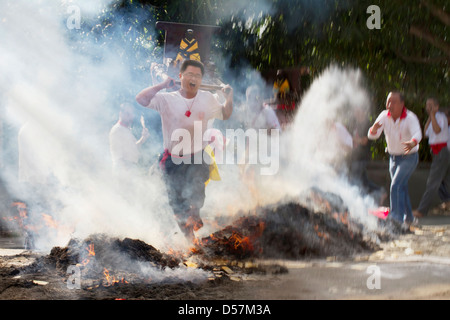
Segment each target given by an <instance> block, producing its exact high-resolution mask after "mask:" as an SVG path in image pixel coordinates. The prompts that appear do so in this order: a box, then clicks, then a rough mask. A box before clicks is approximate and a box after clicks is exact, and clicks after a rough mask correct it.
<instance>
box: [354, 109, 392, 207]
mask: <svg viewBox="0 0 450 320" xmlns="http://www.w3.org/2000/svg"><path fill="white" fill-rule="evenodd" d="M354 116H355V118H354V120H355V121H354V130H353V150H352V153H351V157H350V164H349V167H350V179H351V181H352V182H353V183H354V184H355V185H357V186H359V187H360V188H361V189H362V191H363V192H364V193H365V194H370V195H372V196H373V197H374V199H376V201H377V203H378V204H379V205H382V204H383V202H384V200H385V199H386V197H387V194H386V191H385V189H384V188H383V187H381V186H379V185H377V184H376V183H375V182H373V181H372V180H371V179H370V178H369V177H368V175H367V163H368V162H369V160H370V158H371V157H370V144H369V138H368V137H367V130H368V129H369V127H370V124H369V120H368V116H367V112H366V111H365V110H363V108H355V110H354Z"/></svg>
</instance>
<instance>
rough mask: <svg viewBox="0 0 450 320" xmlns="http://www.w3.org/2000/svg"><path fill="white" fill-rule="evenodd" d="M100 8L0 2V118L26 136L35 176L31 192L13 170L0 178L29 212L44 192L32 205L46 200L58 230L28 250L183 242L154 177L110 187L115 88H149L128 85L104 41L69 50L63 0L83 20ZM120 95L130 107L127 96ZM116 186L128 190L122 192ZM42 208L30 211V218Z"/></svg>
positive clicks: (42, 236) (40, 237) (119, 63)
mask: <svg viewBox="0 0 450 320" xmlns="http://www.w3.org/2000/svg"><path fill="white" fill-rule="evenodd" d="M106 4H108V2H107V1H102V2H101V3H100V2H96V4H95V5H93V2H92V1H80V2H77V1H72V2H67V3H66V2H56V1H55V2H49V1H39V0H35V1H2V3H1V4H0V12H1V14H0V15H1V18H0V38H1V39H2V46H1V48H0V57H1V58H0V64H1V69H2V75H4V77H3V79H2V81H1V82H0V84H1V91H2V92H3V93H4V94H3V96H2V98H3V101H2V106H3V108H4V116H5V118H3V119H2V121H4V122H5V123H7V124H8V127H10V128H13V129H12V130H11V131H14V130H16V132H19V135H20V138H21V139H22V141H24V145H23V147H24V149H23V150H25V151H24V153H26V154H27V156H28V160H30V161H31V163H32V164H33V165H34V166H35V169H36V172H38V173H39V177H38V176H33V177H31V178H30V177H28V178H29V179H32V180H33V181H32V182H33V183H34V185H35V186H38V187H37V190H38V191H39V192H38V194H37V193H36V192H35V190H33V192H32V193H26V191H27V190H25V189H24V188H23V186H22V184H21V183H17V180H18V178H20V177H18V174H17V172H16V171H15V169H16V167H15V166H10V167H7V168H6V169H5V170H3V171H2V177H3V179H4V180H5V181H7V182H9V188H10V191H11V192H12V193H13V194H14V196H15V197H16V198H18V199H20V200H24V201H27V202H30V201H31V203H29V204H30V205H31V207H32V209H33V208H34V210H44V209H43V208H42V207H38V206H37V205H36V203H34V201H35V200H36V198H38V196H40V197H42V198H40V199H38V202H45V203H47V204H49V203H50V204H51V206H50V207H51V208H49V206H45V210H49V209H50V210H51V212H45V213H46V214H51V215H52V216H53V219H54V220H55V221H56V222H58V223H59V224H60V226H62V228H60V229H59V230H58V232H54V233H45V234H39V233H38V234H39V235H38V237H37V238H36V239H35V240H36V246H37V247H38V248H39V249H42V250H47V249H49V248H51V247H52V246H55V245H65V244H66V243H67V241H68V239H70V237H80V238H82V237H85V236H87V235H89V234H91V233H99V232H106V233H108V234H111V235H117V236H129V237H136V238H139V239H142V240H144V241H146V242H148V243H152V245H154V246H156V247H159V248H162V249H166V248H167V247H176V246H178V245H185V239H184V238H183V237H182V236H181V235H180V234H179V232H178V229H177V227H176V224H175V222H174V220H173V217H172V214H171V211H170V209H169V207H168V205H167V200H166V199H165V197H164V196H165V190H164V185H163V184H162V181H161V180H160V179H159V178H158V177H153V178H151V179H150V178H149V177H148V176H147V175H145V176H143V177H142V178H140V177H127V179H125V178H124V179H122V180H121V181H122V182H123V181H125V183H126V185H118V180H117V179H116V178H115V177H113V176H112V174H111V159H110V155H109V142H108V133H109V130H110V128H111V126H112V125H113V124H114V123H115V122H116V121H117V119H118V104H119V103H120V102H119V101H117V100H114V96H113V94H114V93H115V88H116V87H117V86H118V85H122V86H129V87H132V86H136V87H142V86H144V85H147V84H142V83H139V84H138V83H135V82H134V81H135V80H134V75H133V74H131V73H130V71H129V68H126V67H125V65H124V63H122V60H121V56H120V55H118V54H116V53H115V52H111V51H110V49H111V48H110V47H105V48H102V47H101V46H99V45H97V44H95V43H92V44H85V45H86V46H88V47H87V48H84V51H83V53H81V52H79V51H77V50H73V48H71V43H70V41H68V34H70V32H71V31H70V30H68V28H67V25H66V19H67V18H69V16H70V14H71V13H70V12H69V13H67V12H66V8H67V5H76V6H78V7H79V8H80V13H81V19H89V18H91V17H93V16H94V15H95V14H97V13H98V12H99V9H103V8H105V5H106ZM74 32H76V30H74ZM94 55H97V56H98V55H100V57H101V58H100V59H98V58H97V57H96V59H94V58H93V56H94ZM127 100H128V101H129V102H132V103H133V102H134V95H130V96H129V97H127ZM25 125H26V126H25ZM16 138H17V139H16ZM16 138H15V137H14V136H13V137H11V139H10V144H9V145H8V146H6V147H5V149H8V148H10V149H11V150H12V151H10V153H11V154H13V153H14V150H17V149H18V146H17V145H16V144H18V138H19V137H16ZM22 156H23V155H21V156H20V157H22ZM20 157H18V161H19V158H20ZM23 161H25V160H23ZM19 165H20V164H19ZM29 179H28V180H29ZM119 188H120V189H119ZM124 189H125V190H133V191H132V192H131V193H130V194H129V195H128V196H124V194H123V192H122V191H123V190H124ZM43 198H45V199H43ZM41 213H44V212H30V214H31V215H34V216H35V217H36V218H37V219H38V218H39V217H40V215H41Z"/></svg>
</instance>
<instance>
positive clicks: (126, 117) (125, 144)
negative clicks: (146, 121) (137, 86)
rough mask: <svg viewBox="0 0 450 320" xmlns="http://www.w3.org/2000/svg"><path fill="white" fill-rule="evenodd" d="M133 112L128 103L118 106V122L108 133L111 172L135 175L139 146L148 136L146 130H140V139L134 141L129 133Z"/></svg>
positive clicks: (132, 135)
mask: <svg viewBox="0 0 450 320" xmlns="http://www.w3.org/2000/svg"><path fill="white" fill-rule="evenodd" d="M134 118H135V110H134V107H133V105H131V104H130V103H123V104H121V105H120V111H119V120H118V121H117V123H116V124H115V125H114V126H113V127H112V128H111V131H110V132H109V147H110V152H111V158H112V163H113V171H114V173H115V174H119V173H125V174H127V173H137V172H138V163H139V159H140V150H139V148H140V146H141V145H142V144H143V143H144V142H145V141H146V140H147V139H148V137H149V136H150V134H149V132H148V129H147V128H145V127H144V128H142V134H141V137H140V138H139V140H138V139H136V137H135V136H134V134H133V133H132V131H131V126H132V124H133V122H134Z"/></svg>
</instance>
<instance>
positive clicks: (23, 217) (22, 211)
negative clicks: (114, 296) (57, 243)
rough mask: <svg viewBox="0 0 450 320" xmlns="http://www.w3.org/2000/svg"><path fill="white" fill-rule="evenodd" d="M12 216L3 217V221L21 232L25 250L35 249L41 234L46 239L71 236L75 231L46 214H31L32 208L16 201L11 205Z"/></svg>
mask: <svg viewBox="0 0 450 320" xmlns="http://www.w3.org/2000/svg"><path fill="white" fill-rule="evenodd" d="M11 208H12V212H13V213H12V215H11V216H10V217H3V220H4V221H5V222H7V223H8V227H9V228H10V229H11V230H16V231H19V232H21V233H22V234H23V237H24V247H25V249H27V250H29V249H34V248H35V240H36V237H37V236H38V235H39V234H43V235H45V236H46V237H48V238H49V237H51V236H55V237H58V236H59V235H62V234H70V233H71V232H72V231H73V230H72V228H69V227H67V226H65V225H63V224H61V223H59V222H58V221H57V220H55V218H54V217H53V216H52V215H51V214H48V213H45V212H39V211H36V210H35V212H32V213H31V212H30V208H29V207H28V206H27V204H26V203H25V202H22V201H14V202H13V203H12V204H11Z"/></svg>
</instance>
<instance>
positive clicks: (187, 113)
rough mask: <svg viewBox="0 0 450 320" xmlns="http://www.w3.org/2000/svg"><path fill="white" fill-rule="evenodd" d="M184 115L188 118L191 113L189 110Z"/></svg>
mask: <svg viewBox="0 0 450 320" xmlns="http://www.w3.org/2000/svg"><path fill="white" fill-rule="evenodd" d="M184 115H185V116H186V117H188V118H189V117H190V116H191V111H190V110H188V111H186V113H185V114H184Z"/></svg>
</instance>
